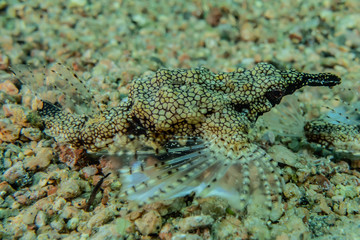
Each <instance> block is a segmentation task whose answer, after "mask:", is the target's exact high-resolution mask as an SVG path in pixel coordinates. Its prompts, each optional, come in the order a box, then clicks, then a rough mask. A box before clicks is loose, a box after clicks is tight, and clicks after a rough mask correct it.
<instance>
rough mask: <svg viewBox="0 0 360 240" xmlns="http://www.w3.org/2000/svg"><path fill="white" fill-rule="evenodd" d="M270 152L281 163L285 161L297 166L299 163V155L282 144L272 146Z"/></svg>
mask: <svg viewBox="0 0 360 240" xmlns="http://www.w3.org/2000/svg"><path fill="white" fill-rule="evenodd" d="M268 153H269V154H270V155H271V156H272V157H273V159H274V160H275V161H277V162H279V163H283V164H286V165H288V166H291V167H296V165H297V163H298V158H297V155H296V154H295V153H293V152H292V151H290V150H289V149H287V148H286V147H284V146H282V145H275V146H272V147H271V148H270V149H269V151H268Z"/></svg>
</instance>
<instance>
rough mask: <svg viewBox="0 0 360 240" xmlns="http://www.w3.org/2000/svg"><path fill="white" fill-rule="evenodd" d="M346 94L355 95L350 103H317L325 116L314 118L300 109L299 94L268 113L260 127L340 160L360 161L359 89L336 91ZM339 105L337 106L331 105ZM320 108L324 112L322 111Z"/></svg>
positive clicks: (289, 97) (334, 100)
mask: <svg viewBox="0 0 360 240" xmlns="http://www.w3.org/2000/svg"><path fill="white" fill-rule="evenodd" d="M333 90H334V91H337V92H342V94H343V95H346V96H347V97H348V96H354V97H350V98H349V99H348V100H347V101H344V100H342V99H340V98H339V97H334V98H332V99H331V101H330V100H328V101H325V102H323V103H320V104H319V103H317V108H319V109H318V110H317V111H320V112H321V115H320V116H319V117H317V118H312V117H309V116H304V114H305V115H307V113H305V112H304V111H303V108H302V107H300V105H301V103H300V102H299V99H298V97H299V96H296V94H293V95H292V96H287V97H286V98H284V100H283V102H282V104H280V105H278V106H276V107H275V108H274V109H273V110H272V111H271V112H269V113H266V114H264V116H263V117H262V123H260V124H259V127H263V126H266V128H267V129H268V130H270V131H271V132H273V133H275V134H276V135H279V136H285V137H291V138H292V137H295V138H299V139H302V140H303V139H306V140H307V142H309V143H316V144H315V145H314V147H315V148H319V147H321V148H323V149H327V150H330V152H328V153H327V154H329V153H331V154H332V155H333V156H334V157H335V158H337V159H348V160H357V161H358V160H360V112H359V109H360V98H359V96H360V95H359V92H358V90H357V88H354V89H343V88H341V87H340V86H339V88H338V89H333ZM331 105H335V106H331ZM320 109H323V110H322V111H321V110H320Z"/></svg>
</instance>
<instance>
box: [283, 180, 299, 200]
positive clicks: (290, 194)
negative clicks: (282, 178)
mask: <svg viewBox="0 0 360 240" xmlns="http://www.w3.org/2000/svg"><path fill="white" fill-rule="evenodd" d="M284 195H285V197H286V198H287V199H290V198H297V199H299V198H300V197H301V196H302V194H301V191H300V189H299V187H298V186H296V184H295V183H287V184H286V185H285V188H284Z"/></svg>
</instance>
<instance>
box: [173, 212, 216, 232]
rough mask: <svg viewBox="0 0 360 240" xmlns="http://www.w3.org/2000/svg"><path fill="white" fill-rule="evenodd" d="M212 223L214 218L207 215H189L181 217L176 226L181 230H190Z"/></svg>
mask: <svg viewBox="0 0 360 240" xmlns="http://www.w3.org/2000/svg"><path fill="white" fill-rule="evenodd" d="M213 223H214V219H213V218H212V217H211V216H208V215H201V216H191V217H186V218H183V219H181V220H180V221H179V223H178V227H179V228H180V230H181V231H183V232H186V231H191V230H195V229H198V228H203V227H207V226H209V225H211V224H213Z"/></svg>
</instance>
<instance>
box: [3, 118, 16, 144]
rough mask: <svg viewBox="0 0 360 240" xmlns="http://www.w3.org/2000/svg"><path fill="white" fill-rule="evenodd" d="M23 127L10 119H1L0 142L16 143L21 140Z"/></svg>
mask: <svg viewBox="0 0 360 240" xmlns="http://www.w3.org/2000/svg"><path fill="white" fill-rule="evenodd" d="M20 130H21V126H19V125H17V124H13V123H11V121H10V119H8V118H5V119H0V140H1V141H4V142H14V141H15V140H17V139H19V135H20Z"/></svg>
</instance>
